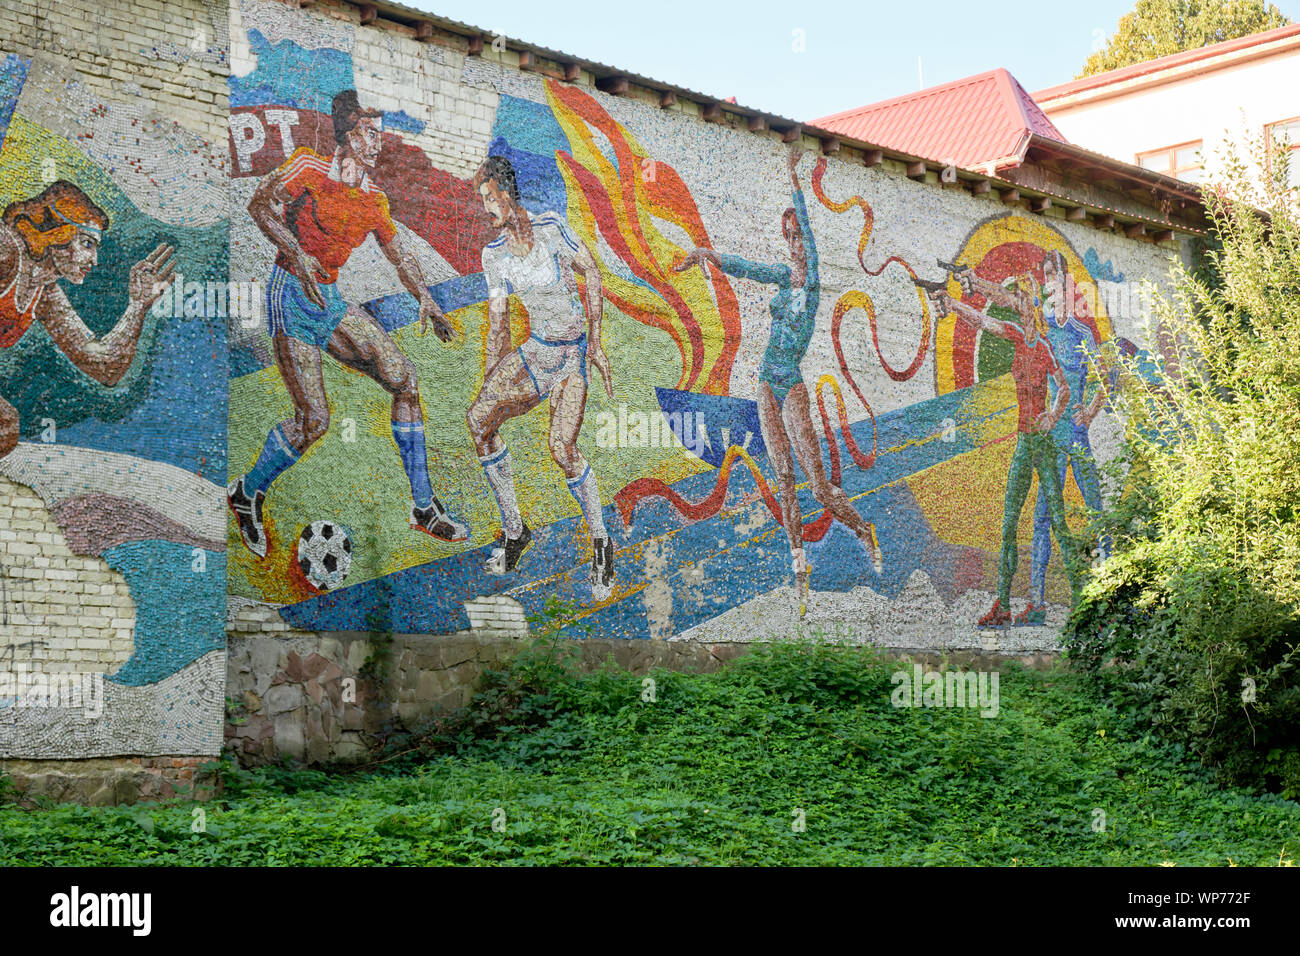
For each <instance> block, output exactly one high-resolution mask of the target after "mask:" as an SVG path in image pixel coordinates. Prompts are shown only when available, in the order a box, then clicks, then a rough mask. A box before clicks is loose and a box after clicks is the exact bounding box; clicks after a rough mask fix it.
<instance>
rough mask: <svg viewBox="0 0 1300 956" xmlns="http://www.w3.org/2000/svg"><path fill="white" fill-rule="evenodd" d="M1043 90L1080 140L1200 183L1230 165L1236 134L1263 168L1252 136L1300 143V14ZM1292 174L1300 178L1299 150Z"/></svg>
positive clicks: (1051, 110)
mask: <svg viewBox="0 0 1300 956" xmlns="http://www.w3.org/2000/svg"><path fill="white" fill-rule="evenodd" d="M1034 99H1035V100H1036V101H1037V102H1038V105H1039V106H1041V107H1042V109H1043V111H1044V112H1045V113H1046V114H1047V115H1048V117H1050V118H1051V121H1052V122H1053V123H1054V124H1055V125H1056V126H1057V128H1059V129H1060V130H1061V132H1063V133H1064V134H1065V135H1066V137H1067V138H1068V139H1069V140H1070V141H1071V142H1073V143H1077V144H1078V145H1080V146H1085V147H1087V148H1088V149H1092V150H1096V151H1097V152H1100V153H1105V154H1106V155H1108V156H1113V157H1114V158H1116V159H1120V160H1123V161H1124V162H1126V163H1134V164H1136V165H1139V166H1141V167H1143V168H1145V169H1150V170H1152V171H1155V172H1160V173H1166V174H1168V175H1171V176H1176V177H1177V178H1179V179H1182V180H1184V181H1186V182H1192V183H1195V182H1200V181H1201V180H1203V179H1206V178H1212V177H1214V176H1215V175H1216V174H1217V173H1219V172H1220V171H1221V169H1222V163H1223V159H1224V154H1223V150H1224V148H1225V146H1227V145H1229V144H1232V145H1233V146H1234V147H1235V148H1236V150H1237V152H1238V155H1239V156H1240V157H1241V158H1242V159H1243V160H1245V161H1247V162H1248V163H1251V164H1252V165H1253V168H1254V173H1255V175H1257V176H1258V175H1260V174H1261V173H1262V171H1263V170H1262V169H1261V167H1260V164H1259V163H1258V162H1255V161H1254V156H1253V155H1252V153H1251V148H1252V146H1253V147H1258V146H1259V145H1260V144H1261V143H1267V142H1273V143H1278V144H1282V145H1284V146H1285V147H1286V148H1287V149H1288V151H1290V152H1291V153H1292V155H1295V150H1298V149H1300V24H1293V25H1291V26H1285V27H1279V28H1277V29H1275V30H1269V31H1266V32H1264V33H1256V34H1252V35H1251V36H1246V37H1241V38H1239V39H1236V40H1228V41H1225V42H1223V43H1216V44H1213V45H1211V46H1206V47H1202V48H1201V49H1199V50H1189V51H1186V52H1183V53H1175V54H1173V55H1171V56H1164V57H1159V58H1158V59H1155V60H1149V61H1147V62H1145V63H1138V64H1135V65H1133V66H1127V67H1123V68H1122V69H1118V70H1110V71H1108V72H1106V73H1098V74H1097V75H1095V76H1088V77H1084V78H1083V79H1080V80H1074V81H1073V82H1070V83H1063V84H1061V85H1059V86H1053V87H1049V88H1048V89H1045V90H1039V91H1038V92H1036V93H1035V94H1034ZM1268 162H1269V159H1268V158H1267V155H1265V159H1264V163H1265V165H1267V164H1268ZM1289 176H1290V182H1291V185H1292V186H1300V160H1295V161H1292V162H1291V163H1290V165H1289Z"/></svg>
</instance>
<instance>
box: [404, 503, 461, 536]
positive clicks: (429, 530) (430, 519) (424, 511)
mask: <svg viewBox="0 0 1300 956" xmlns="http://www.w3.org/2000/svg"><path fill="white" fill-rule="evenodd" d="M410 522H411V527H412V528H414V529H415V530H416V531H423V532H424V533H425V534H427V535H432V536H433V537H435V538H437V539H438V540H439V541H466V540H468V539H469V528H467V527H465V525H463V524H461V523H460V522H459V521H453V520H452V517H451V515H449V514H447V510H446V509H445V508H444V507H443V506H442V502H441V501H439V500H438V499H437V498H436V497H435V498H434V499H433V504H431V505H429V507H427V508H417V507H416V506H415V505H411V515H410Z"/></svg>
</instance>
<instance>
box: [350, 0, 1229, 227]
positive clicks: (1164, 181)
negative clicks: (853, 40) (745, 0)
mask: <svg viewBox="0 0 1300 956" xmlns="http://www.w3.org/2000/svg"><path fill="white" fill-rule="evenodd" d="M342 2H344V3H346V4H348V5H349V6H352V7H359V8H361V7H374V8H375V10H376V11H377V12H378V13H379V14H381V15H382V16H383V17H384V19H386V20H390V21H392V22H395V23H398V24H401V25H402V26H406V27H411V28H414V29H417V30H418V28H419V24H421V23H429V24H430V25H431V26H433V27H437V28H438V29H441V30H443V31H445V32H447V33H452V34H456V35H458V36H462V37H465V38H466V39H467V40H473V39H474V38H479V39H485V38H489V37H494V36H501V37H502V39H503V40H504V42H505V44H506V46H507V47H508V48H509V49H513V50H515V51H517V52H518V51H527V52H530V53H532V54H533V55H534V56H538V57H543V58H545V59H547V60H551V61H554V62H556V63H572V64H576V65H577V66H578V67H580V68H581V69H583V70H585V71H586V72H588V73H591V74H592V75H593V76H594V77H596V79H598V80H601V79H614V78H619V77H621V78H625V79H626V80H627V81H628V82H629V83H635V84H636V85H638V86H642V87H645V88H646V89H649V90H653V91H656V92H660V93H673V94H675V95H677V96H679V97H683V98H686V99H689V100H691V101H693V102H696V103H700V104H703V105H706V106H717V107H720V108H722V110H723V111H724V112H727V113H731V114H733V115H736V116H741V117H759V118H761V119H763V120H765V121H766V122H767V125H768V126H769V127H772V128H773V129H776V130H778V131H779V130H782V129H786V130H789V129H796V128H797V129H800V130H802V132H804V133H806V134H808V135H811V136H813V137H815V138H818V139H820V140H821V141H822V142H823V143H826V142H829V141H834V142H837V143H842V144H844V145H848V146H852V147H853V148H855V149H858V150H862V151H864V152H871V151H878V152H880V153H881V154H882V155H883V156H885V157H888V158H889V159H891V160H893V161H894V162H898V163H902V164H904V165H908V166H915V165H916V164H923V165H924V166H925V168H927V169H940V168H941V166H942V164H940V163H936V162H935V161H934V160H932V159H927V158H925V157H923V156H913V155H911V154H909V153H903V152H900V151H898V150H895V149H890V148H889V147H888V146H884V145H881V144H879V143H868V142H866V141H864V140H858V139H855V138H853V137H849V136H845V135H843V134H840V133H836V132H834V131H833V130H828V129H824V128H822V127H819V126H816V125H814V124H812V123H808V122H805V121H803V120H795V119H791V118H790V117H788V116H780V115H778V114H776V113H768V112H765V111H763V110H756V109H753V108H751V107H748V106H742V105H740V104H738V103H727V102H725V101H724V100H723V99H720V98H717V97H712V96H708V95H706V94H703V93H700V92H698V91H695V90H691V89H687V88H686V87H682V86H676V85H674V84H671V83H665V82H663V81H660V80H656V79H654V78H652V77H647V76H641V75H639V74H636V73H631V72H628V71H627V70H620V69H618V68H617V67H613V66H610V65H609V64H606V63H600V62H598V61H596V60H588V59H586V58H584V57H580V56H574V55H573V54H570V53H565V52H563V51H561V50H552V49H549V48H547V47H542V46H538V45H537V44H534V43H529V42H527V41H525V40H517V39H515V38H513V37H508V36H505V35H504V34H493V33H492V32H491V31H489V30H484V29H482V28H480V27H476V26H474V25H472V24H468V23H462V22H461V21H459V20H452V19H450V18H448V17H443V16H439V15H438V14H435V13H429V12H426V11H424V10H418V9H416V8H414V7H408V6H406V5H405V4H401V3H394V2H391V0H369V2H363V0H342ZM998 69H1001V68H998ZM998 69H994V70H989V71H986V72H987V73H996V72H998ZM977 75H984V74H977ZM968 79H969V78H968ZM955 82H961V81H955ZM1047 142H1054V141H1051V140H1048V141H1047ZM1056 145H1060V144H1056ZM1075 148H1076V149H1078V147H1075ZM1025 151H1027V147H1026V150H1024V151H1022V152H1021V157H1020V159H1021V161H1023V157H1024V152H1025ZM1080 152H1082V153H1087V152H1088V151H1087V150H1082V149H1080ZM1090 156H1091V157H1092V158H1094V159H1095V160H1096V163H1095V164H1096V165H1098V166H1102V167H1104V168H1107V169H1110V170H1111V171H1112V172H1113V173H1114V174H1116V175H1119V176H1123V177H1125V178H1131V179H1134V180H1135V181H1138V182H1142V183H1143V184H1144V185H1147V186H1149V187H1150V188H1152V189H1156V190H1160V191H1164V192H1167V193H1170V194H1171V195H1172V196H1176V197H1177V198H1179V199H1189V198H1191V199H1193V200H1194V201H1195V202H1196V203H1197V204H1198V205H1201V203H1200V193H1199V191H1194V192H1193V193H1192V194H1190V195H1189V194H1188V192H1187V189H1188V186H1189V184H1187V183H1183V182H1181V181H1180V180H1177V179H1173V178H1172V177H1169V176H1164V175H1163V174H1160V173H1151V172H1150V171H1149V170H1145V169H1141V168H1139V167H1136V166H1130V165H1129V164H1128V163H1123V162H1120V161H1119V160H1113V159H1111V158H1110V157H1108V156H1102V155H1101V154H1100V153H1092V154H1090ZM962 172H964V173H966V174H967V177H968V178H970V177H974V178H977V179H988V180H990V181H993V180H996V181H998V182H999V183H1001V184H1002V185H1004V186H1006V187H1007V188H1009V189H1013V188H1017V187H1016V186H1015V184H1014V183H1010V182H1007V181H1005V180H1001V179H999V178H998V177H997V176H996V175H990V174H988V173H986V172H984V171H983V170H979V169H963V170H962ZM1018 188H1020V189H1021V190H1024V187H1018ZM1193 188H1194V187H1193ZM1038 192H1041V194H1042V195H1043V196H1050V195H1051V194H1049V193H1046V192H1042V191H1040V190H1028V191H1026V193H1027V194H1028V193H1038ZM1051 198H1059V199H1067V200H1069V201H1073V202H1076V203H1078V204H1079V205H1080V207H1082V206H1085V205H1088V204H1086V203H1083V202H1082V200H1078V199H1074V198H1072V197H1065V196H1056V197H1051ZM1153 211H1154V210H1153ZM1116 213H1117V214H1118V215H1120V216H1123V217H1124V218H1129V219H1133V220H1134V221H1136V222H1143V223H1145V224H1148V225H1159V226H1161V227H1162V229H1168V230H1173V231H1175V232H1180V233H1184V234H1187V235H1203V234H1204V232H1205V230H1203V229H1198V228H1195V227H1192V226H1189V225H1187V224H1184V223H1174V222H1170V221H1168V220H1166V219H1159V218H1155V217H1151V218H1147V217H1142V216H1136V215H1131V214H1129V213H1122V212H1119V211H1116Z"/></svg>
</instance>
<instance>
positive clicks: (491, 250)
mask: <svg viewBox="0 0 1300 956" xmlns="http://www.w3.org/2000/svg"><path fill="white" fill-rule="evenodd" d="M532 223H533V247H532V249H530V250H529V251H528V255H526V256H523V257H520V256H516V255H514V254H512V253H511V252H510V250H509V249H507V248H506V236H505V234H504V233H503V234H502V235H500V236H498V237H497V238H496V239H493V240H492V241H491V242H489V243H488V244H487V245H486V246H484V247H483V276H484V278H486V279H487V285H488V296H489V297H492V296H494V295H497V294H500V293H498V292H497V290H504V291H505V294H511V293H513V294H514V295H517V296H519V298H520V299H522V300H523V303H524V307H525V308H527V309H528V316H529V319H530V321H531V323H533V324H534V326H535V325H536V324H537V323H539V322H540V323H542V328H541V330H540V331H539V332H538V333H537V334H538V335H540V336H541V337H542V338H544V339H550V340H552V341H570V340H573V339H576V338H577V337H578V336H579V335H581V334H582V333H583V330H584V327H585V325H586V320H587V316H586V313H584V312H583V310H582V300H581V299H580V298H579V296H578V284H577V282H576V281H575V280H574V278H573V258H574V256H575V255H576V254H577V252H578V250H579V249H580V248H581V246H580V245H579V244H578V238H577V237H576V236H575V235H574V234H573V230H572V229H570V228H569V224H568V223H567V222H565V221H564V220H563V219H562V218H560V216H559V214H558V213H554V212H547V213H542V215H540V216H533V217H532ZM535 331H536V330H535Z"/></svg>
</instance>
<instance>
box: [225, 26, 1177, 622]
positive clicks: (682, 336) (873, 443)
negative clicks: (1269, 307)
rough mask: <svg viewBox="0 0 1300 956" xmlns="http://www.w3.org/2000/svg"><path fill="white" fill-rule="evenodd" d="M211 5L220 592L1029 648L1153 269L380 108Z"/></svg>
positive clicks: (1066, 565)
mask: <svg viewBox="0 0 1300 956" xmlns="http://www.w3.org/2000/svg"><path fill="white" fill-rule="evenodd" d="M240 11H241V20H240V22H241V25H242V30H243V33H242V35H240V36H239V37H237V38H236V39H237V41H238V42H239V43H240V44H242V45H243V48H245V49H246V50H247V57H246V58H245V60H244V61H242V62H236V63H235V64H234V69H233V73H232V76H231V80H230V94H231V95H230V142H229V144H228V146H229V168H230V170H231V187H230V249H231V259H230V269H231V274H230V278H231V279H232V280H235V281H237V282H249V283H259V284H260V285H259V288H260V290H261V291H260V292H259V296H258V303H259V309H258V315H257V317H256V319H255V320H254V321H248V322H238V323H236V322H233V321H232V322H231V324H230V327H229V337H230V344H231V350H230V375H231V379H230V444H229V449H230V462H229V470H228V474H227V475H225V476H224V479H225V481H226V482H227V484H228V487H227V502H228V506H229V507H228V511H229V514H228V522H227V531H226V539H225V543H226V547H227V548H228V549H229V554H230V562H229V588H230V593H231V595H232V596H235V597H238V598H240V599H244V600H252V601H258V602H264V603H266V604H270V605H274V606H275V607H277V608H278V609H279V611H280V614H281V615H282V617H283V618H284V620H285V621H287V622H288V623H289V624H291V625H293V626H294V627H298V628H303V629H307V630H314V631H339V630H342V631H366V630H391V631H396V632H402V633H433V634H445V633H451V632H455V631H458V630H463V629H465V628H468V627H469V620H468V617H467V615H466V611H465V604H466V602H468V601H471V600H473V599H475V598H479V597H483V596H489V595H507V596H509V597H511V598H514V599H515V600H517V601H519V602H520V603H521V604H522V605H523V607H524V608H525V610H526V611H528V612H529V613H536V612H538V611H540V609H541V608H542V606H543V605H544V603H545V602H546V600H547V599H548V598H549V597H550V596H551V595H559V596H561V597H563V598H565V599H566V600H567V601H568V602H570V605H571V606H572V607H574V608H576V609H577V610H576V611H574V613H573V619H574V620H573V623H577V622H578V621H581V623H582V624H584V625H590V626H591V627H592V631H591V633H595V634H599V635H601V636H608V637H627V638H646V637H656V638H668V639H692V638H701V639H705V638H716V637H719V636H721V635H722V632H723V631H724V630H726V629H730V630H731V631H732V633H733V635H734V634H735V633H737V632H740V631H743V632H745V633H751V632H752V633H753V634H754V636H757V637H769V636H774V635H773V634H768V633H758V632H759V631H761V630H762V628H763V626H764V623H765V622H766V624H767V625H769V626H770V627H773V628H775V627H781V626H784V624H783V623H781V622H783V621H787V620H795V621H797V620H799V618H800V616H801V615H805V614H806V615H808V616H810V618H816V617H817V616H818V615H819V614H823V613H824V612H825V613H829V614H830V615H831V616H832V617H833V618H835V619H836V620H842V621H846V622H848V623H850V624H852V625H853V626H855V627H863V628H866V629H867V631H869V632H870V635H869V636H873V637H874V639H878V640H881V641H882V642H884V643H890V642H891V641H894V642H896V643H899V644H910V645H911V646H916V639H917V638H918V637H921V636H925V635H929V636H931V637H933V636H934V635H936V634H938V635H944V634H948V635H951V634H953V633H957V632H961V633H965V634H968V635H974V634H976V633H977V632H980V631H987V630H989V629H1001V630H1005V631H1007V632H1015V631H1016V630H1017V629H1020V628H1028V629H1033V628H1037V627H1049V626H1053V625H1054V624H1059V622H1060V621H1061V619H1062V618H1063V616H1064V614H1065V612H1066V609H1067V608H1068V605H1069V602H1070V600H1071V594H1072V589H1073V588H1074V587H1075V586H1076V585H1077V582H1078V580H1079V576H1080V573H1081V571H1082V570H1083V569H1084V568H1086V566H1087V564H1088V563H1089V562H1090V561H1091V560H1093V559H1094V558H1095V557H1096V556H1097V555H1099V554H1102V553H1104V552H1105V547H1106V543H1105V542H1099V541H1089V540H1086V539H1085V536H1084V534H1083V527H1084V518H1083V515H1084V512H1085V509H1086V508H1087V507H1096V506H1097V504H1099V502H1100V501H1101V496H1102V494H1103V492H1104V489H1103V487H1102V483H1101V481H1100V479H1099V477H1098V471H1097V461H1098V459H1099V458H1102V457H1104V456H1105V453H1106V449H1107V448H1109V447H1113V445H1114V442H1115V440H1116V438H1117V436H1118V435H1119V434H1120V432H1121V426H1120V425H1119V424H1118V423H1117V422H1116V421H1115V420H1114V416H1113V415H1112V414H1111V413H1110V411H1109V410H1108V409H1107V406H1106V395H1105V393H1104V391H1103V390H1102V389H1101V388H1100V387H1099V386H1100V384H1101V383H1102V382H1106V383H1107V384H1109V385H1113V384H1115V382H1114V379H1113V373H1112V370H1111V365H1110V363H1109V362H1108V361H1107V358H1106V357H1107V355H1109V354H1113V353H1114V350H1116V349H1124V350H1128V351H1132V350H1134V349H1136V348H1137V345H1135V344H1134V343H1135V342H1137V343H1141V342H1143V341H1144V338H1143V335H1142V329H1141V328H1140V326H1141V317H1140V316H1137V315H1134V314H1130V313H1128V312H1125V313H1124V314H1118V313H1117V314H1114V315H1112V314H1111V311H1112V310H1111V309H1109V308H1108V306H1107V303H1111V302H1114V301H1117V299H1116V297H1115V296H1113V295H1108V293H1107V290H1108V287H1113V286H1117V285H1118V284H1119V283H1122V282H1124V281H1125V276H1126V275H1127V276H1128V279H1129V280H1133V279H1134V278H1136V277H1149V278H1154V279H1159V278H1161V277H1162V276H1163V275H1164V273H1165V271H1166V270H1167V268H1168V260H1167V254H1166V253H1165V252H1164V251H1162V250H1160V249H1157V248H1155V247H1153V246H1150V245H1141V244H1137V243H1130V242H1126V241H1124V240H1123V239H1120V238H1118V237H1115V236H1111V235H1108V234H1107V235H1103V234H1101V233H1097V232H1095V231H1093V230H1089V229H1085V228H1084V227H1082V226H1076V225H1074V224H1067V223H1063V222H1059V221H1052V220H1049V219H1046V218H1044V217H1031V216H1028V215H1025V214H1022V213H1020V212H1016V211H1008V212H1001V213H998V214H996V215H989V212H990V211H991V206H990V205H989V204H988V203H984V202H979V201H976V200H973V199H971V198H970V197H968V196H966V195H964V194H962V193H960V192H959V191H945V190H941V189H938V188H935V187H933V186H925V185H921V184H916V183H912V182H910V181H907V180H905V179H902V178H901V177H897V176H893V175H890V174H887V173H884V172H881V171H880V170H870V169H865V168H863V167H861V166H857V167H854V166H850V165H848V164H846V163H843V162H840V161H837V160H830V161H828V160H827V159H825V158H823V157H820V156H813V155H809V154H805V153H804V152H803V151H802V149H801V148H800V147H799V146H798V145H797V144H796V145H795V146H794V147H793V148H790V147H783V146H782V144H781V143H780V142H778V141H776V140H773V139H767V138H762V137H755V136H752V135H750V134H746V133H744V132H741V131H736V130H731V129H728V128H724V127H718V126H710V125H708V124H703V123H700V122H699V121H698V120H694V119H691V118H690V117H687V116H684V115H681V114H679V113H675V112H672V111H661V110H656V109H654V108H652V107H648V106H646V105H645V104H641V103H637V102H632V101H629V100H626V99H620V98H617V97H611V96H606V95H604V94H600V93H595V92H592V91H589V90H587V89H584V88H580V87H578V86H573V85H568V84H565V83H562V82H559V81H556V80H553V79H549V78H546V77H544V76H540V75H536V74H521V73H519V72H517V71H515V70H513V69H506V68H502V67H499V66H497V65H496V64H494V63H491V62H488V61H485V60H483V59H480V58H462V57H456V58H455V59H454V60H452V59H450V58H449V56H448V55H446V54H444V53H443V52H441V51H438V50H436V49H429V50H428V51H427V52H425V53H422V54H421V56H422V57H424V59H422V60H420V59H418V58H417V62H416V64H415V66H416V67H417V68H418V69H417V70H416V71H415V72H408V73H407V75H406V78H405V79H404V80H403V82H405V83H406V84H407V85H408V88H409V90H410V91H411V96H410V97H398V98H394V97H393V96H392V95H390V94H391V93H392V92H393V90H394V89H397V88H398V87H397V86H395V85H394V84H395V83H396V82H397V80H399V79H400V77H398V76H397V74H396V73H395V74H394V76H393V77H392V78H391V79H392V82H390V78H389V77H388V76H387V75H386V73H384V72H383V67H382V65H381V61H380V60H378V59H376V58H375V56H374V51H373V50H370V51H369V52H363V51H362V49H361V47H360V45H359V41H358V40H357V37H356V35H355V34H356V32H357V31H356V30H355V29H353V28H349V27H348V26H347V25H346V24H336V23H329V24H326V23H325V22H324V21H313V23H314V28H313V30H311V31H306V30H304V29H295V26H294V22H296V21H291V19H290V18H291V17H293V16H297V15H296V14H290V13H286V12H285V11H284V10H283V8H282V7H278V6H277V5H273V4H266V3H262V2H259V0H245V2H243V3H241V4H240ZM462 64H463V65H462ZM404 68H405V67H404ZM426 69H427V71H428V72H424V71H426ZM449 75H450V78H449ZM434 76H436V77H438V78H439V79H438V80H437V81H436V82H434V81H433V80H432V79H431V78H432V77H434ZM421 77H423V79H422V78H421ZM426 80H428V81H429V82H428V85H427V86H426V85H424V84H425V81H426ZM439 84H441V85H439ZM462 94H463V95H464V96H465V97H466V98H467V99H472V100H473V101H474V102H475V103H476V104H488V105H483V106H478V105H476V106H474V107H473V109H474V110H480V109H481V110H484V111H485V112H487V113H490V116H491V120H490V124H488V125H487V126H485V127H484V128H483V129H482V131H481V133H480V132H478V131H476V128H475V127H474V126H473V125H472V124H471V123H470V122H469V121H468V120H467V119H465V118H464V117H465V116H467V115H469V114H468V113H463V114H462V113H457V112H456V110H457V109H458V107H457V106H455V105H453V106H451V107H446V106H443V105H436V106H435V105H433V104H442V103H443V102H444V101H453V100H456V98H457V97H458V96H461V95H462ZM422 97H423V99H422ZM399 101H400V108H395V107H397V106H398V105H399ZM465 109H467V110H468V109H470V108H469V107H466V108H465ZM448 124H450V125H448ZM457 124H462V125H463V128H462V126H458V125H457ZM451 140H454V142H455V146H456V148H455V149H452V148H451V147H450V146H448V142H449V141H451ZM1126 301H1127V300H1126ZM777 605H780V606H781V607H782V608H785V609H786V611H790V614H789V615H788V616H787V617H781V615H779V614H776V613H775V612H774V610H773V609H774V608H776V607H777ZM791 609H792V610H791ZM782 613H785V612H782ZM738 615H739V616H738ZM746 615H747V616H746ZM731 639H735V638H734V636H733V637H732V638H731Z"/></svg>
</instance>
